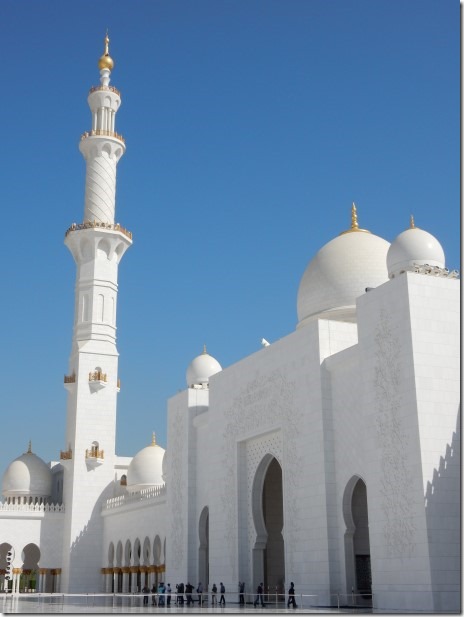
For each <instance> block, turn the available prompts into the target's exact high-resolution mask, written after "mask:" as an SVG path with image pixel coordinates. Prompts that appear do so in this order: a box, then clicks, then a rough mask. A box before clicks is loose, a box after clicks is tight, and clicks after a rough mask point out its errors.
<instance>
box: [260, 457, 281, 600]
mask: <svg viewBox="0 0 464 617" xmlns="http://www.w3.org/2000/svg"><path fill="white" fill-rule="evenodd" d="M252 509H253V521H254V524H255V530H256V541H255V545H254V548H253V585H254V587H255V588H256V587H257V585H258V584H259V583H263V584H264V591H265V593H266V594H267V593H269V594H272V596H273V597H276V594H284V593H285V547H284V538H283V535H282V529H283V526H284V509H283V488H282V467H281V466H280V464H279V462H278V461H277V459H276V458H275V457H273V456H272V455H271V454H266V456H265V457H264V458H263V460H262V461H261V463H260V464H259V465H258V469H257V470H256V474H255V479H254V482H253V489H252Z"/></svg>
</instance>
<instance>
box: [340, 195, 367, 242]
mask: <svg viewBox="0 0 464 617" xmlns="http://www.w3.org/2000/svg"><path fill="white" fill-rule="evenodd" d="M351 231H364V232H366V233H368V234H370V233H371V232H370V231H369V230H368V229H360V227H359V225H358V213H357V211H356V204H355V203H354V201H353V203H352V204H351V228H350V229H347V230H346V231H342V232H341V234H340V235H341V236H342V235H343V234H348V233H350V232H351Z"/></svg>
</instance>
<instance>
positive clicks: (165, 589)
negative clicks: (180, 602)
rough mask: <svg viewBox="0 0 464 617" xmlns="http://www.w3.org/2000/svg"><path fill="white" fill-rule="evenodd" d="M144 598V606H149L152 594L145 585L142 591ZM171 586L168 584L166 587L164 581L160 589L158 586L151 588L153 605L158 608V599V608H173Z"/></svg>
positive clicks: (160, 584)
mask: <svg viewBox="0 0 464 617" xmlns="http://www.w3.org/2000/svg"><path fill="white" fill-rule="evenodd" d="M142 593H143V594H144V596H143V605H144V606H148V594H149V593H150V590H149V588H148V587H147V586H146V585H145V587H144V588H143V589H142ZM171 594H172V590H171V585H170V584H169V583H168V584H167V585H165V584H164V583H163V582H162V581H161V582H160V583H159V585H158V587H156V584H155V585H153V587H152V588H151V605H152V606H157V604H156V599H157V598H158V606H165V605H166V606H171Z"/></svg>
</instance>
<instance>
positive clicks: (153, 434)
mask: <svg viewBox="0 0 464 617" xmlns="http://www.w3.org/2000/svg"><path fill="white" fill-rule="evenodd" d="M151 445H152V446H156V433H155V431H153V433H152V434H151Z"/></svg>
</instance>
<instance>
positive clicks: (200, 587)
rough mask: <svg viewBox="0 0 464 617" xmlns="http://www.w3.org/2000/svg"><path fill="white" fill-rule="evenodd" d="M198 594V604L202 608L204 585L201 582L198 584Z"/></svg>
mask: <svg viewBox="0 0 464 617" xmlns="http://www.w3.org/2000/svg"><path fill="white" fill-rule="evenodd" d="M197 594H198V604H199V605H200V606H202V605H203V585H202V584H201V581H200V582H199V583H198V587H197Z"/></svg>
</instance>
